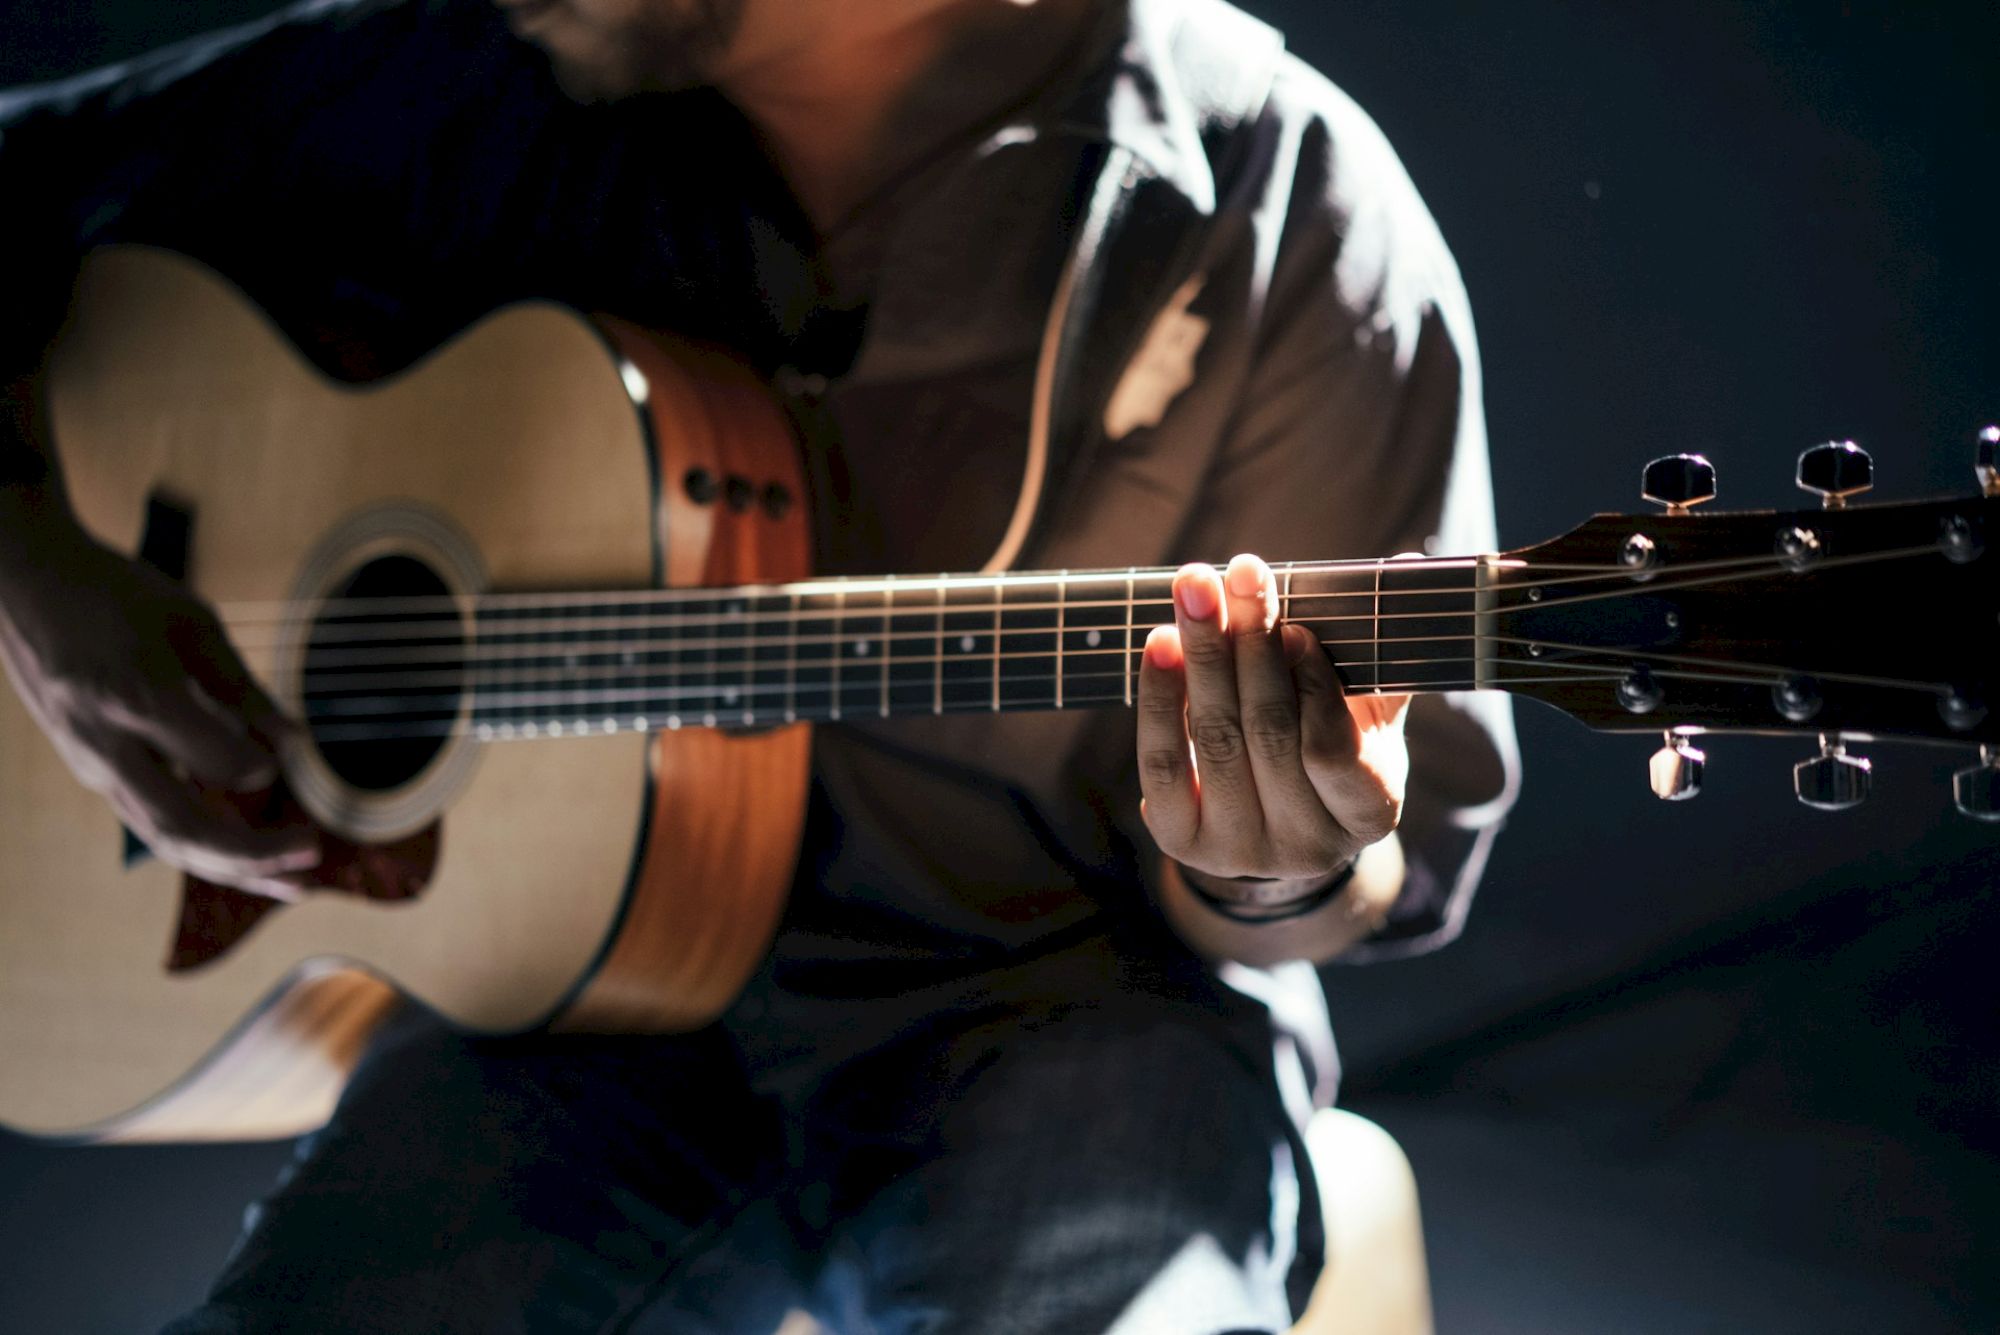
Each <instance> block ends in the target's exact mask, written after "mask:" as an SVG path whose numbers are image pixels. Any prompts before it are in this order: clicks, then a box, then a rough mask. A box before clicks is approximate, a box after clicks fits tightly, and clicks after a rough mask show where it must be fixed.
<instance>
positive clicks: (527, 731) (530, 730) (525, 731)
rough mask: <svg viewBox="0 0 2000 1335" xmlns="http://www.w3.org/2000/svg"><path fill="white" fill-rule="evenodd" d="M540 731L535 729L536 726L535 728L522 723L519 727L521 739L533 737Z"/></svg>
mask: <svg viewBox="0 0 2000 1335" xmlns="http://www.w3.org/2000/svg"><path fill="white" fill-rule="evenodd" d="M540 731H541V729H539V728H537V727H536V726H535V725H534V724H532V723H523V724H522V725H521V735H522V736H523V737H533V736H534V735H535V734H536V733H538V732H540Z"/></svg>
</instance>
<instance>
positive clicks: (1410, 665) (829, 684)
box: [356, 559, 1480, 740]
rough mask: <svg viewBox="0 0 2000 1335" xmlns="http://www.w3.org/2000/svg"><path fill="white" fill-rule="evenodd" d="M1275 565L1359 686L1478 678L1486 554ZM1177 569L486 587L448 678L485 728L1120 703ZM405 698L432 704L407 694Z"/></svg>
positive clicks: (1298, 616) (1131, 688) (474, 723)
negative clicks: (571, 589)
mask: <svg viewBox="0 0 2000 1335" xmlns="http://www.w3.org/2000/svg"><path fill="white" fill-rule="evenodd" d="M1274 570H1275V574H1276V576H1277V581H1278V591H1279V595H1280V606H1281V611H1282V614H1283V616H1284V617H1285V619H1287V620H1290V621H1293V622H1296V623H1298V624H1300V625H1303V626H1306V627H1307V628H1309V629H1310V630H1311V631H1312V632H1313V633H1314V634H1315V635H1316V636H1317V637H1318V638H1319V641H1320V643H1321V644H1323V645H1324V646H1325V647H1326V649H1327V651H1328V652H1329V654H1330V655H1331V656H1332V658H1333V660H1334V662H1335V664H1336V665H1337V666H1338V668H1339V670H1340V673H1341V676H1342V678H1343V680H1344V681H1345V682H1346V684H1347V687H1348V689H1349V690H1351V691H1361V692H1375V691H1437V690H1452V689H1471V688H1472V687H1473V686H1474V685H1475V676H1476V673H1475V669H1476V666H1477V664H1476V662H1475V645H1476V643H1477V641H1476V638H1475V635H1474V624H1475V621H1474V617H1475V613H1476V600H1477V592H1478V585H1479V574H1480V568H1479V563H1478V562H1477V561H1476V560H1472V559H1453V560H1436V561H1432V560H1409V561H1389V562H1372V561H1370V562H1332V563H1326V562H1318V563H1300V564H1291V565H1279V566H1276V567H1274ZM1173 576H1174V571H1172V570H1170V569H1133V570H1111V571H1104V570H1097V571H1074V572H1071V571H1065V572H1060V573H1054V574H1037V575H1007V576H998V577H993V576H937V577H898V578H886V577H884V578H866V579H861V578H855V579H840V578H831V579H814V580H805V581H800V582H797V583H791V584H782V585H746V586H743V587H740V588H733V589H700V590H694V589H684V590H659V591H648V592H645V593H630V594H597V595H540V594H512V595H509V594H496V595H487V596H485V597H483V598H481V599H479V600H478V604H477V610H476V615H475V631H474V636H473V639H472V642H471V643H470V644H469V645H462V646H461V648H460V650H459V651H458V656H459V657H460V658H462V659H463V660H464V661H463V665H462V666H463V675H461V676H458V677H457V679H456V682H455V683H447V682H446V680H445V674H440V675H439V676H438V678H437V682H438V685H439V686H440V688H444V687H446V686H447V685H451V686H455V688H456V689H457V690H459V691H463V689H464V688H465V687H466V686H468V685H469V688H470V691H469V695H470V703H471V707H470V710H469V711H466V710H462V709H454V710H452V711H451V712H452V713H453V714H454V715H455V717H456V720H457V721H456V723H455V724H454V727H455V728H466V729H469V730H471V731H474V732H476V733H477V734H478V735H480V736H482V737H485V738H490V739H494V740H499V739H504V738H514V737H535V736H570V735H576V734H579V733H599V732H620V731H626V730H639V731H646V730H652V729H658V728H680V727H695V726H705V727H714V726H723V727H764V726H770V725H775V724H782V723H789V722H793V721H797V720H811V721H816V722H838V721H841V720H857V719H864V718H888V717H894V716H899V715H910V714H964V713H987V712H997V711H1011V710H1046V709H1080V708H1087V707H1096V706H1103V705H1120V704H1124V705H1129V704H1131V703H1132V702H1133V699H1134V697H1135V695H1136V693H1137V690H1138V671H1139V663H1140V656H1141V654H1142V653H1143V651H1144V646H1145V642H1146V635H1147V632H1148V631H1149V630H1151V628H1152V627H1154V626H1156V625H1160V624H1164V623H1166V622H1170V621H1172V620H1173V606H1172V602H1171V588H1172V581H1173ZM439 666H440V667H448V666H449V665H445V664H440V665H439ZM440 693H441V694H442V693H443V692H442V690H441V692H440ZM374 694H375V696H376V698H377V699H383V698H384V697H385V694H386V693H384V692H376V693H374ZM459 698H460V699H461V700H463V699H464V698H465V696H464V695H463V694H461V695H460V696H459ZM394 712H395V713H397V714H399V715H401V716H403V717H405V718H413V717H415V716H416V715H417V714H419V713H420V712H421V711H420V708H419V707H418V706H415V705H412V704H411V703H410V700H409V697H408V696H407V695H406V694H405V695H403V697H402V703H401V704H400V705H397V706H396V708H395V710H394ZM438 712H442V711H440V710H434V711H433V713H434V714H435V713H438ZM360 721H361V720H359V719H357V720H356V722H357V723H359V722H360Z"/></svg>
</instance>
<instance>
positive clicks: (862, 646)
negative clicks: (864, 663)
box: [854, 640, 868, 658]
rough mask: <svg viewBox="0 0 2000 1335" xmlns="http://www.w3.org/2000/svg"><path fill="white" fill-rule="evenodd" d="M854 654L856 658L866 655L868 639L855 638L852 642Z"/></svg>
mask: <svg viewBox="0 0 2000 1335" xmlns="http://www.w3.org/2000/svg"><path fill="white" fill-rule="evenodd" d="M854 656H855V657H856V658H866V657H868V641H866V640H856V641H855V642H854Z"/></svg>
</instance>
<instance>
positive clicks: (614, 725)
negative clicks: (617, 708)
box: [604, 718, 618, 732]
mask: <svg viewBox="0 0 2000 1335" xmlns="http://www.w3.org/2000/svg"><path fill="white" fill-rule="evenodd" d="M604 730H605V731H606V732H617V731H618V720H617V719H615V718H608V719H606V720H604Z"/></svg>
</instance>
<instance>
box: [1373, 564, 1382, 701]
mask: <svg viewBox="0 0 2000 1335" xmlns="http://www.w3.org/2000/svg"><path fill="white" fill-rule="evenodd" d="M1375 684H1376V686H1377V688H1378V689H1379V688H1380V686H1381V684H1382V567H1381V566H1376V567H1375Z"/></svg>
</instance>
